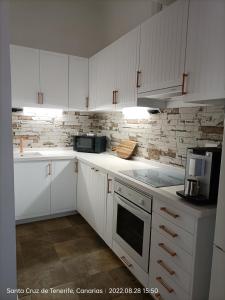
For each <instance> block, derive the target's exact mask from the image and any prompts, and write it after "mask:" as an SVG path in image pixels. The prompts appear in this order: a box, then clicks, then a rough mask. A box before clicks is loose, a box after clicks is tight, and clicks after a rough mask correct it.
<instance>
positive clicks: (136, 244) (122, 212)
mask: <svg viewBox="0 0 225 300" xmlns="http://www.w3.org/2000/svg"><path fill="white" fill-rule="evenodd" d="M116 231H117V234H118V235H119V236H120V237H121V238H122V239H123V240H124V241H125V242H126V243H127V244H129V245H130V246H131V247H132V248H133V249H134V250H135V251H136V252H137V253H139V254H140V255H141V256H142V248H143V237H144V222H143V221H142V220H141V219H139V218H138V217H137V216H135V215H134V214H132V213H131V212H130V211H129V210H127V209H125V208H124V207H123V206H121V205H120V204H118V210H117V228H116Z"/></svg>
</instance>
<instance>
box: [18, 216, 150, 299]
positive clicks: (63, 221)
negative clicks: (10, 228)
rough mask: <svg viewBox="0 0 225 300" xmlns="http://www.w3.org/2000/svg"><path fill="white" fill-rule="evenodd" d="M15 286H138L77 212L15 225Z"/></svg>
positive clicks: (94, 296) (65, 296)
mask: <svg viewBox="0 0 225 300" xmlns="http://www.w3.org/2000/svg"><path fill="white" fill-rule="evenodd" d="M17 268H18V271H17V273H18V288H21V289H26V288H31V289H42V288H46V289H49V288H51V287H55V288H63V289H66V288H72V289H75V288H83V289H85V288H87V289H94V288H98V289H104V291H105V289H106V290H108V288H111V287H118V288H119V287H132V288H141V285H140V284H139V283H138V281H137V280H136V279H135V278H134V277H133V275H132V274H131V273H130V272H129V271H128V270H127V269H126V268H125V267H124V266H123V264H122V263H121V262H120V260H119V259H118V258H117V257H116V256H115V255H114V254H113V252H112V251H111V250H110V249H109V248H108V247H107V246H106V244H105V243H104V242H103V241H102V240H101V238H100V237H99V236H98V235H97V234H96V233H95V231H94V230H93V229H92V228H91V227H90V226H89V225H88V224H87V223H86V221H85V220H84V219H83V218H82V217H81V216H80V215H74V216H69V217H64V218H58V219H53V220H48V221H41V222H35V223H30V224H25V225H18V226H17ZM20 297H21V298H22V300H39V299H42V300H64V299H65V300H67V299H71V300H86V299H93V300H94V299H99V298H101V299H104V300H107V299H117V300H125V299H140V300H142V299H143V300H144V299H151V297H149V296H146V295H143V294H142V295H120V294H109V293H105V294H103V295H98V294H91V295H90V294H79V295H78V294H74V295H73V294H63V295H60V294H55V295H54V294H47V295H44V294H40V293H39V294H37V295H35V294H34V293H32V294H27V295H26V294H23V295H21V296H20Z"/></svg>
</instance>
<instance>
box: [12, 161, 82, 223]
mask: <svg viewBox="0 0 225 300" xmlns="http://www.w3.org/2000/svg"><path fill="white" fill-rule="evenodd" d="M75 167H76V166H75V162H74V160H55V161H26V162H16V163H15V164H14V180H15V214H16V220H25V219H29V218H36V217H44V216H47V215H54V214H57V213H65V212H72V211H75V210H76V179H77V177H76V172H75V171H76V170H75Z"/></svg>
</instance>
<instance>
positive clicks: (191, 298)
mask: <svg viewBox="0 0 225 300" xmlns="http://www.w3.org/2000/svg"><path fill="white" fill-rule="evenodd" d="M191 221H192V224H191ZM214 225H215V215H214V214H212V215H209V216H204V217H201V216H200V217H193V216H192V215H190V214H189V213H188V212H187V211H183V210H182V209H180V208H178V207H176V205H173V204H172V205H171V204H170V201H169V199H167V201H166V199H163V200H162V199H157V198H155V199H154V201H153V212H152V234H151V248H150V266H149V288H158V290H159V293H157V294H155V295H154V298H155V299H158V300H159V299H161V300H162V299H163V300H207V299H208V297H209V283H210V272H211V262H212V250H213V249H212V248H213V236H214V227H215V226H214ZM215 300H216V299H215Z"/></svg>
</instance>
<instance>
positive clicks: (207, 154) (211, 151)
mask: <svg viewBox="0 0 225 300" xmlns="http://www.w3.org/2000/svg"><path fill="white" fill-rule="evenodd" d="M221 153H222V149H221V148H216V147H201V148H189V149H187V162H186V171H185V184H184V190H183V191H178V192H177V195H179V196H180V197H182V198H184V199H186V200H187V201H189V202H192V203H195V204H199V205H204V204H205V205H206V204H213V203H216V202H217V196H218V188H219V178H220V164H221Z"/></svg>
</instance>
